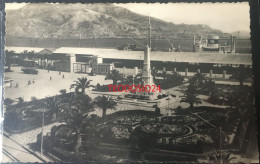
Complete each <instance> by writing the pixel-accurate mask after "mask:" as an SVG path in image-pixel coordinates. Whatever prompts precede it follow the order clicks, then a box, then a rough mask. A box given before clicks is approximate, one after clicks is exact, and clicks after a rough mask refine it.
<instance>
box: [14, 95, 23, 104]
mask: <svg viewBox="0 0 260 164" xmlns="http://www.w3.org/2000/svg"><path fill="white" fill-rule="evenodd" d="M16 99H17V102H18V104H22V103H23V102H24V99H23V98H22V97H18V98H16Z"/></svg>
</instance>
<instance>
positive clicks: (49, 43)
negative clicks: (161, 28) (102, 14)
mask: <svg viewBox="0 0 260 164" xmlns="http://www.w3.org/2000/svg"><path fill="white" fill-rule="evenodd" d="M134 40H136V41H138V42H140V43H141V44H143V45H145V44H146V43H147V39H143V38H134ZM171 42H172V43H173V46H174V47H175V48H176V47H177V46H178V45H179V43H180V46H181V49H182V51H187V52H190V51H193V38H184V39H182V40H181V41H180V39H176V40H172V41H171ZM228 42H230V40H229V39H220V40H219V44H220V45H224V44H225V43H228ZM124 44H125V45H127V44H136V46H137V48H143V47H142V45H139V44H137V43H135V42H134V41H133V40H131V39H128V38H96V39H95V38H88V39H60V38H16V37H8V36H7V37H6V46H13V47H42V48H59V47H90V48H117V47H118V46H122V45H124ZM152 45H154V47H155V49H156V50H158V51H168V50H169V47H170V44H169V42H168V41H167V40H165V39H156V40H152ZM236 52H238V53H250V52H251V41H250V39H237V40H236Z"/></svg>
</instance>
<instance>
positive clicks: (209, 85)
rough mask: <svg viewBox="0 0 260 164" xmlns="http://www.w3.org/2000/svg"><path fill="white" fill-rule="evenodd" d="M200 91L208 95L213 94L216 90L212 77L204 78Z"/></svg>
mask: <svg viewBox="0 0 260 164" xmlns="http://www.w3.org/2000/svg"><path fill="white" fill-rule="evenodd" d="M201 91H202V92H204V93H206V94H208V95H209V96H211V95H212V94H214V92H216V85H215V81H213V80H212V79H206V80H205V81H204V84H203V85H202V88H201Z"/></svg>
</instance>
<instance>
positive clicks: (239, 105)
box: [225, 86, 254, 122]
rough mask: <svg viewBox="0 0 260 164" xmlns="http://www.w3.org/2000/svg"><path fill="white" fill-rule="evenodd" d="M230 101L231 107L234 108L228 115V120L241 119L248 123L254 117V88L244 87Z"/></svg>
mask: <svg viewBox="0 0 260 164" xmlns="http://www.w3.org/2000/svg"><path fill="white" fill-rule="evenodd" d="M231 95H233V96H232V97H231V98H230V100H229V101H228V103H229V105H230V106H231V107H235V108H234V109H233V108H232V109H231V110H230V111H228V112H227V113H226V115H225V116H226V120H227V121H230V120H234V119H237V118H240V120H243V122H247V121H248V120H250V118H252V116H253V115H254V112H253V109H254V102H253V101H254V94H253V90H252V87H248V86H242V87H240V88H239V89H238V90H236V91H235V92H233V93H232V94H231Z"/></svg>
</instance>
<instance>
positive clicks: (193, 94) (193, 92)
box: [180, 83, 202, 109]
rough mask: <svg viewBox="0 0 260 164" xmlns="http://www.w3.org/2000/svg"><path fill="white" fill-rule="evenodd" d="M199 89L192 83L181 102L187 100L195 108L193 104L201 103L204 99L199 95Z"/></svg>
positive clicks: (191, 107)
mask: <svg viewBox="0 0 260 164" xmlns="http://www.w3.org/2000/svg"><path fill="white" fill-rule="evenodd" d="M197 92H198V91H197V89H196V86H195V85H194V84H193V83H191V84H189V86H188V89H187V90H186V91H185V96H184V97H183V98H182V99H181V101H180V103H182V102H186V103H189V104H190V109H193V104H194V103H196V104H201V103H202V101H201V100H200V99H199V98H198V97H197V96H198V94H197Z"/></svg>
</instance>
